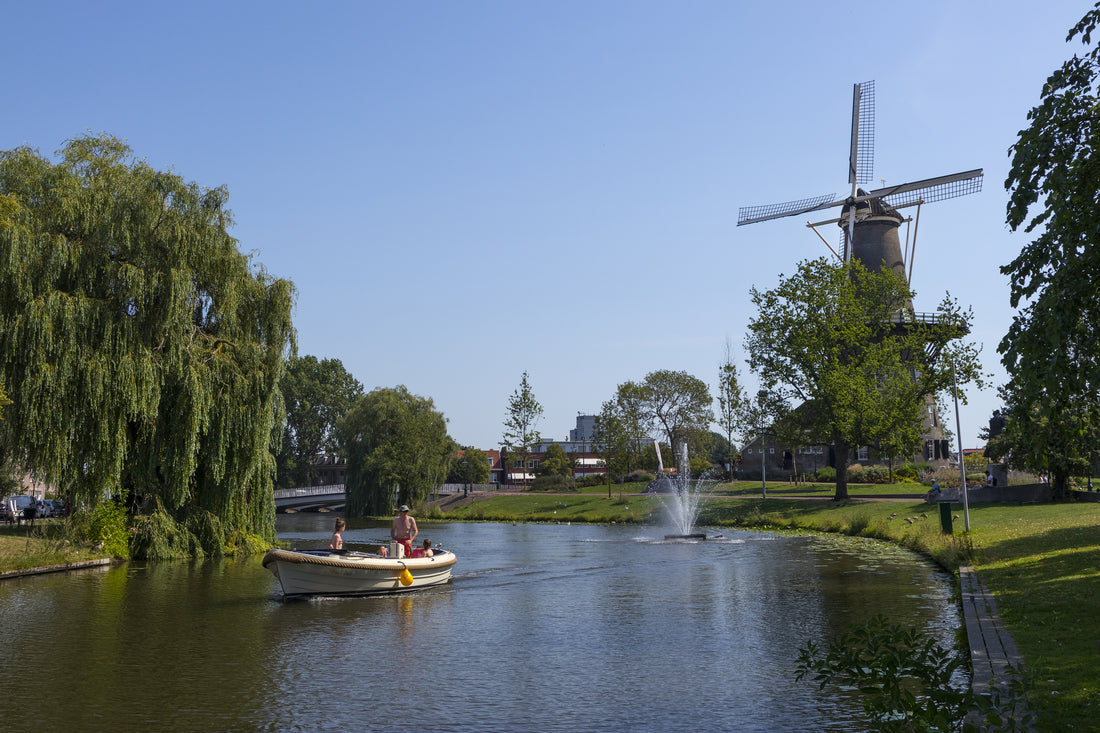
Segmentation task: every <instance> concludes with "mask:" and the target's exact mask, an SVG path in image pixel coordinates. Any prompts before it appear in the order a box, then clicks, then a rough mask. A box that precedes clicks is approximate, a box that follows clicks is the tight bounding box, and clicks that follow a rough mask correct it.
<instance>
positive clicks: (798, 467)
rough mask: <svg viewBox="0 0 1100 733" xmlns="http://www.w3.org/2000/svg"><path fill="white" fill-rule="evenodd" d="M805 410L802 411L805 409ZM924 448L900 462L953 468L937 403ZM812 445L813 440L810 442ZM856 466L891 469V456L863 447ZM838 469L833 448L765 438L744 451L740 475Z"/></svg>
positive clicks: (927, 419) (930, 409) (931, 404)
mask: <svg viewBox="0 0 1100 733" xmlns="http://www.w3.org/2000/svg"><path fill="white" fill-rule="evenodd" d="M804 408H805V406H804V405H803V406H802V407H799V408H798V409H799V410H801V409H804ZM923 435H924V446H923V448H922V449H921V451H920V452H919V453H917V454H916V455H913V456H908V457H903V458H897V459H896V461H900V462H906V461H909V462H920V463H930V464H932V466H933V467H935V468H946V467H948V466H950V465H951V458H952V456H951V447H950V444H949V441H947V440H944V438H943V425H942V423H941V422H940V418H939V412H938V410H937V409H936V405H935V401H934V400H932V399H929V400H928V401H927V412H926V414H925V416H924V425H923ZM807 443H809V440H808V441H807ZM852 458H853V459H854V461H855V462H856V463H859V464H861V465H864V466H869V465H887V464H888V463H889V456H880V455H878V454H877V452H876V451H875V450H874V448H873V447H871V446H866V445H864V446H859V447H858V448H856V450H855V454H854V455H853V456H852ZM825 466H829V467H832V468H836V466H837V456H836V452H835V451H834V450H833V447H832V446H831V445H827V444H807V445H803V446H797V447H792V446H790V445H784V444H783V443H782V442H779V441H776V439H775V438H774V437H772V436H767V435H766V436H765V437H764V439H763V441H761V439H760V438H756V439H755V440H753V441H752V442H750V443H747V444H745V446H744V447H743V448H742V449H741V462H740V465H739V466H738V470H737V474H738V476H739V477H741V478H745V479H755V478H759V477H760V475H761V473H766V474H767V475H768V476H772V477H776V478H785V477H786V478H789V477H793V476H796V475H810V474H812V473H814V472H815V471H817V469H819V468H824V467H825Z"/></svg>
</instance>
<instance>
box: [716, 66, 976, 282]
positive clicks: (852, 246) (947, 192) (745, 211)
mask: <svg viewBox="0 0 1100 733" xmlns="http://www.w3.org/2000/svg"><path fill="white" fill-rule="evenodd" d="M874 145H875V83H874V82H873V81H865V82H863V83H862V84H855V85H854V86H853V90H852V139H851V147H850V148H849V155H848V183H849V184H850V186H851V189H850V192H849V194H848V195H846V196H843V197H838V196H837V194H832V193H830V194H825V195H824V196H815V197H813V198H807V199H799V200H797V201H788V202H786V203H782V204H767V205H764V206H745V207H742V208H741V209H740V210H739V211H738V216H737V226H744V225H745V224H756V223H757V222H761V221H769V220H771V219H781V218H783V217H786V216H799V215H802V214H808V213H811V212H814V211H822V210H825V209H830V208H835V207H841V210H840V214H839V216H838V217H837V218H835V219H829V220H826V221H819V222H807V224H806V226H808V227H810V228H812V229H813V230H814V231H815V232H816V231H817V228H818V227H819V226H823V225H825V224H834V223H835V224H838V225H839V226H840V227H841V229H842V230H843V234H842V236H841V245H840V249H841V251H840V253H837V252H836V251H835V250H834V251H833V253H834V254H836V255H837V257H839V258H840V259H842V260H844V261H845V262H847V261H849V260H850V259H853V258H854V259H857V260H859V261H860V262H861V263H862V264H863V266H864V267H866V268H867V269H868V270H880V269H882V268H883V267H884V266H885V267H889V268H890V269H892V270H894V271H895V272H896V273H898V275H899V276H901V277H902V278H904V279H905V282H906V283H908V282H909V280H910V278H911V276H912V272H913V271H912V263H913V252H914V250H915V249H916V234H915V232H916V227H914V236H913V241H912V245H911V247H910V244H909V242H908V241H907V243H906V250H907V252H903V251H902V246H901V240H900V237H899V236H898V229H899V228H900V226H901V224H902V223H903V222H905V221H906V219H905V218H904V217H903V216H902V215H901V214H900V213H899V212H898V209H902V208H906V207H909V206H917V223H918V224H919V219H920V206H921V205H922V204H929V203H933V202H936V201H943V200H945V199H951V198H956V197H958V196H965V195H967V194H970V193H976V192H978V191H981V190H982V169H981V168H977V169H975V170H971V171H964V172H962V173H953V174H951V175H947V176H938V177H936V178H926V179H924V180H920V181H913V182H912V183H902V184H898V185H896V186H886V187H884V188H878V189H875V190H873V191H865V190H864V189H863V188H861V186H863V185H866V184H867V183H870V181H871V180H872V175H873V173H874V161H875V148H874ZM818 236H821V234H820V232H818ZM822 239H825V238H824V237H822ZM906 239H907V240H908V237H906ZM826 244H828V242H827V241H826ZM906 254H908V258H907V257H906ZM907 260H908V269H907Z"/></svg>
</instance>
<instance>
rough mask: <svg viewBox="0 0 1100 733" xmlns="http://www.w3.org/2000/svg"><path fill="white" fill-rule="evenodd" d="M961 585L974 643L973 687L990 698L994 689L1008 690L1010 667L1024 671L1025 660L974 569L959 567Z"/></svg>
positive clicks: (964, 616) (971, 650)
mask: <svg viewBox="0 0 1100 733" xmlns="http://www.w3.org/2000/svg"><path fill="white" fill-rule="evenodd" d="M959 584H960V585H961V586H962V605H963V618H964V620H965V621H966V636H967V639H968V640H969V641H970V663H971V666H973V668H974V681H973V683H972V685H971V688H972V689H973V690H974V692H976V693H978V694H979V695H988V694H989V693H990V692H992V691H993V689H994V688H998V689H1001V690H1005V689H1007V686H1008V683H1009V681H1010V676H1009V667H1015V668H1017V669H1022V668H1023V666H1024V660H1023V658H1022V657H1020V652H1019V651H1018V650H1017V649H1016V642H1014V641H1013V640H1012V636H1011V635H1010V634H1009V633H1008V630H1007V629H1005V627H1004V624H1003V623H1001V617H1000V616H999V615H998V613H997V602H996V601H995V600H993V595H992V594H991V593H990V592H989V591H988V590H987V589H986V587H985V584H984V583H982V579H981V578H980V577H978V574H977V573H976V572H974V568H972V567H969V566H965V567H961V568H959Z"/></svg>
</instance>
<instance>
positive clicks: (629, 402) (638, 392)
mask: <svg viewBox="0 0 1100 733" xmlns="http://www.w3.org/2000/svg"><path fill="white" fill-rule="evenodd" d="M609 410H610V411H609ZM600 414H601V415H607V416H610V415H614V416H615V418H616V420H618V423H619V424H618V425H617V426H612V425H610V424H609V425H608V427H607V429H608V430H610V431H611V434H612V435H617V433H616V432H615V431H616V430H619V429H621V430H622V432H623V433H624V434H625V436H626V443H625V446H623V447H622V449H621V450H619V449H616V452H617V453H618V454H619V455H620V456H621V457H622V458H623V459H624V465H623V473H629V472H630V471H633V470H634V469H636V468H644V467H647V466H650V465H651V466H652V467H653V469H656V468H657V454H656V451H655V450H654V448H653V438H651V437H650V435H649V433H650V431H651V430H652V429H653V415H652V412H651V410H650V408H649V392H648V390H647V389H646V387H645V386H644V385H641V384H638V383H637V382H623V383H622V384H620V385H619V386H618V387H617V388H616V389H615V399H614V404H612V405H610V406H609V405H608V404H607V403H605V404H604V411H603V412H601V413H600Z"/></svg>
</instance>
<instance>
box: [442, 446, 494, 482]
mask: <svg viewBox="0 0 1100 733" xmlns="http://www.w3.org/2000/svg"><path fill="white" fill-rule="evenodd" d="M489 468H490V466H489V455H488V454H487V453H486V452H485V451H483V450H480V449H478V448H474V447H473V446H466V447H465V448H463V449H462V452H461V454H460V455H459V456H458V457H457V458H456V459H455V461H454V462H453V463H452V464H451V473H450V475H449V476H448V477H447V481H448V483H453V484H487V483H489V475H490V473H491V472H490V470H489Z"/></svg>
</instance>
